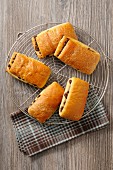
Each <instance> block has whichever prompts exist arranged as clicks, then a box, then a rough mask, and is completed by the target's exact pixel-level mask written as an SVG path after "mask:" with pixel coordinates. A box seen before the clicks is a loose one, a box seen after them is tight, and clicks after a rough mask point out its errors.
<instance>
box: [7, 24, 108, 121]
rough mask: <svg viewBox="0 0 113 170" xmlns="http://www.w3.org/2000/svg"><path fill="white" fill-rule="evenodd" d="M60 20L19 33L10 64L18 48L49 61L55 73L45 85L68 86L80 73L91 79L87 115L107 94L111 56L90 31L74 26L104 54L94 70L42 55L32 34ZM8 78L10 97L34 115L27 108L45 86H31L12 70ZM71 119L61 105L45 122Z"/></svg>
mask: <svg viewBox="0 0 113 170" xmlns="http://www.w3.org/2000/svg"><path fill="white" fill-rule="evenodd" d="M57 24H59V23H46V24H42V25H38V26H36V27H33V28H31V29H30V30H28V31H26V32H25V33H22V34H21V36H19V38H18V39H17V40H16V41H15V43H14V44H13V46H12V47H11V49H10V51H9V53H8V57H7V62H6V64H7V65H8V62H9V59H10V58H11V56H12V54H13V52H14V51H16V52H20V53H23V54H26V55H27V56H30V57H33V58H35V59H37V60H39V61H41V62H43V63H44V64H46V65H48V66H49V67H50V68H51V70H52V74H51V76H50V78H49V80H48V82H47V84H46V85H45V87H47V86H48V85H49V84H51V83H52V82H53V81H57V82H58V83H59V84H60V85H62V86H63V87H64V88H65V86H66V83H67V80H68V79H69V78H70V77H79V78H81V79H83V80H85V81H87V82H89V84H90V90H89V94H88V98H87V103H86V107H85V110H84V114H83V117H85V116H88V114H90V113H91V111H93V110H94V109H95V108H96V106H97V105H98V104H99V102H100V101H101V100H102V98H103V96H104V94H105V91H106V88H107V85H108V80H109V64H108V59H107V56H106V55H105V54H104V52H103V50H102V48H101V46H100V45H99V44H98V43H97V41H96V40H95V39H94V38H93V37H92V36H91V35H89V34H88V33H87V32H85V31H84V30H82V29H80V28H78V27H74V28H75V31H76V34H77V36H78V40H79V41H81V42H83V43H84V44H86V45H88V46H90V47H91V48H93V49H95V50H97V51H98V52H99V53H100V55H101V59H100V62H99V64H98V66H97V68H96V70H95V71H94V73H93V74H91V75H86V74H84V73H81V72H79V71H77V70H75V69H73V68H71V67H70V66H68V65H66V64H64V63H63V62H61V61H60V60H59V59H57V58H56V57H54V56H50V57H46V58H44V59H38V57H37V56H36V54H35V50H34V48H33V45H32V42H31V38H32V37H33V36H34V35H37V34H38V33H40V32H41V31H43V30H46V29H48V28H50V27H53V26H55V25H57ZM19 35H20V34H19ZM6 79H7V87H8V91H9V95H10V98H11V99H12V100H13V102H14V103H15V105H16V106H17V107H18V109H20V110H21V111H22V112H23V113H25V114H26V115H28V116H29V117H31V116H30V115H29V114H28V112H27V108H28V107H29V105H30V104H31V103H32V101H33V100H34V99H35V97H36V96H37V95H38V94H39V93H40V92H41V91H42V90H43V89H44V88H45V87H44V88H42V89H37V88H35V87H33V86H30V85H28V84H26V83H23V82H21V81H19V80H17V79H15V78H13V77H11V76H10V75H9V74H6ZM9 87H10V88H9ZM31 118H33V117H31ZM33 119H34V118H33ZM70 122H71V121H69V120H66V119H63V118H61V117H60V116H59V114H58V109H57V111H56V112H55V113H54V114H53V116H52V117H51V118H50V119H49V120H47V121H46V122H45V123H47V124H65V123H70Z"/></svg>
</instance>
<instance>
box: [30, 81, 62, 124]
mask: <svg viewBox="0 0 113 170" xmlns="http://www.w3.org/2000/svg"><path fill="white" fill-rule="evenodd" d="M63 93H64V89H63V88H62V87H61V86H60V85H59V84H58V83H57V82H53V83H52V84H50V85H49V86H48V87H46V88H45V89H44V90H43V91H42V92H41V93H40V94H39V96H37V98H36V99H35V101H34V102H33V103H32V105H31V106H30V107H29V108H28V113H29V114H30V115H31V116H33V117H34V118H36V119H37V120H38V121H39V122H40V123H44V122H45V121H46V120H47V119H49V118H50V117H51V116H52V115H53V113H54V112H55V111H56V109H57V107H58V105H59V104H60V102H61V99H62V96H63Z"/></svg>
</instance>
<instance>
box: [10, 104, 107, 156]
mask: <svg viewBox="0 0 113 170" xmlns="http://www.w3.org/2000/svg"><path fill="white" fill-rule="evenodd" d="M11 119H12V122H13V127H14V130H15V134H16V139H17V142H18V146H19V149H20V151H22V152H24V153H25V154H27V155H29V156H32V155H34V154H36V153H39V152H42V151H44V150H46V149H48V148H51V147H53V146H55V145H58V144H61V143H63V142H66V141H68V140H70V139H73V138H75V137H78V136H80V135H82V134H85V133H87V132H91V131H94V130H99V129H101V128H103V127H105V126H106V125H108V124H109V120H108V118H107V115H106V111H105V109H104V107H103V104H102V103H100V104H99V105H98V106H97V107H96V109H95V110H94V111H92V112H91V113H90V114H89V115H87V116H86V117H84V118H82V119H81V120H80V121H77V122H71V123H69V124H64V125H60V124H59V125H47V124H40V123H38V122H37V121H35V120H33V119H31V118H29V117H28V116H26V115H25V114H24V113H22V112H21V111H17V112H14V113H12V114H11Z"/></svg>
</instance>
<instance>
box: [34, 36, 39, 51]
mask: <svg viewBox="0 0 113 170" xmlns="http://www.w3.org/2000/svg"><path fill="white" fill-rule="evenodd" d="M36 37H37V36H34V40H35V50H36V51H39V47H38V44H37V41H36Z"/></svg>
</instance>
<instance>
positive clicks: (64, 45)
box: [57, 38, 69, 56]
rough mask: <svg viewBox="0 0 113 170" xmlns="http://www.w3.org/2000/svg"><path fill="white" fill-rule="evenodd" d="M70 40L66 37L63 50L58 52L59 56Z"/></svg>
mask: <svg viewBox="0 0 113 170" xmlns="http://www.w3.org/2000/svg"><path fill="white" fill-rule="evenodd" d="M68 41H69V38H67V39H66V41H65V42H64V45H63V47H62V49H61V51H60V52H59V53H58V55H57V56H59V55H60V54H61V52H62V51H63V49H64V47H65V46H66V45H67V43H68Z"/></svg>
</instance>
